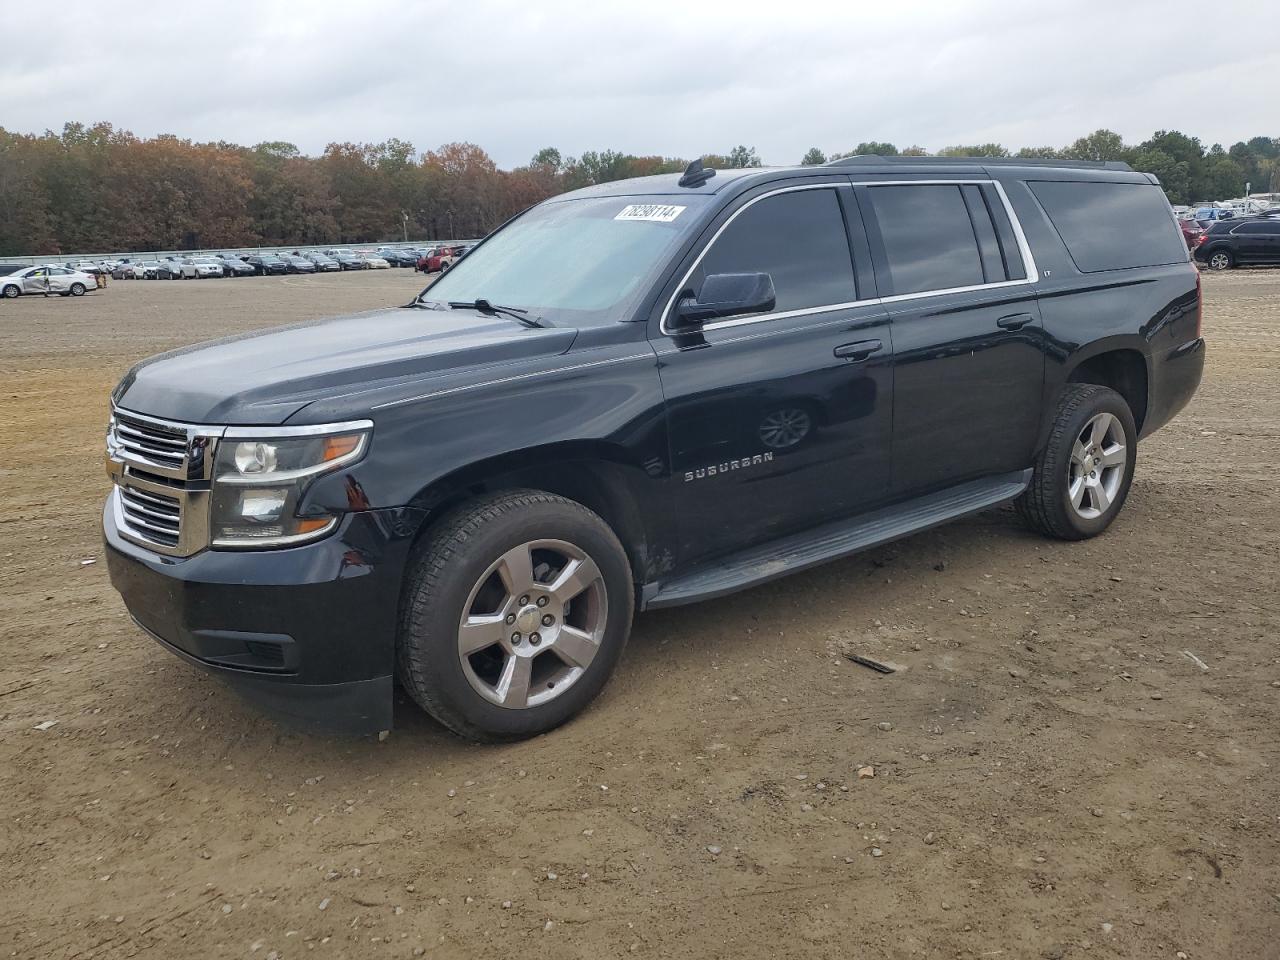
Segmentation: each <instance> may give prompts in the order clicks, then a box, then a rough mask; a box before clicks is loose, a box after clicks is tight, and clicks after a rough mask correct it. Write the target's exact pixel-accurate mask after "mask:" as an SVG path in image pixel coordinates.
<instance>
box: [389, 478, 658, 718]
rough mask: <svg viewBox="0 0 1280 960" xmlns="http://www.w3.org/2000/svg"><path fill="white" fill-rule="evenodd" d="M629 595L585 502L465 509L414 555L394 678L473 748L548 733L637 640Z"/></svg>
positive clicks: (486, 502)
mask: <svg viewBox="0 0 1280 960" xmlns="http://www.w3.org/2000/svg"><path fill="white" fill-rule="evenodd" d="M558 584H562V585H559V586H558ZM633 594H634V590H633V586H632V579H631V567H630V564H629V563H628V562H627V555H626V552H625V551H624V550H623V548H622V544H620V543H619V542H618V538H617V537H616V536H614V533H613V531H612V530H610V529H609V526H608V525H607V524H606V523H605V522H604V521H603V520H601V519H600V517H598V516H596V514H594V513H592V512H591V511H590V510H588V509H587V508H586V507H584V506H583V505H582V504H580V503H575V502H574V501H572V500H567V499H565V498H563V497H558V496H555V495H553V494H550V493H543V492H541V491H537V490H515V491H508V492H504V493H499V494H494V495H491V496H486V497H482V498H480V499H478V500H473V501H471V502H469V503H466V504H464V505H463V506H461V507H460V508H458V509H457V510H455V511H454V512H452V513H451V514H449V515H447V516H445V517H444V518H442V519H441V520H440V521H439V522H438V523H437V524H436V525H435V527H434V528H433V529H432V530H430V531H428V533H427V534H426V536H425V538H424V539H423V541H422V543H421V544H420V545H419V547H418V548H417V549H416V550H415V551H414V554H413V557H412V559H411V560H410V563H409V568H408V573H407V575H406V582H405V589H404V594H403V599H402V601H401V609H400V633H399V637H398V639H397V644H396V656H397V669H398V673H399V676H400V681H401V683H402V684H403V686H404V687H405V689H406V690H407V691H408V692H409V694H410V695H411V696H412V697H413V699H414V700H415V701H417V703H418V704H419V705H420V706H421V707H422V708H423V709H424V710H426V711H427V712H428V713H430V714H431V715H432V716H433V717H435V718H436V719H437V720H439V721H440V722H441V723H442V724H444V725H445V726H446V727H448V728H449V729H450V730H452V731H454V732H455V733H457V734H459V735H460V736H463V737H466V738H468V739H471V740H478V741H484V742H501V741H507V740H522V739H524V738H526V737H533V736H536V735H538V734H540V733H546V732H547V731H548V730H552V729H554V728H555V727H558V726H559V725H560V724H562V723H564V722H565V721H566V720H568V719H570V718H571V717H573V716H574V715H575V714H577V713H578V712H579V711H581V710H582V709H583V708H584V707H586V705H587V704H588V703H590V702H591V701H592V700H593V699H594V698H595V696H596V695H597V694H598V693H599V692H600V690H601V688H603V687H604V685H605V683H606V681H607V680H608V679H609V676H610V674H612V672H613V669H614V667H615V665H616V664H617V662H618V658H619V657H620V656H621V654H622V650H623V647H624V646H625V645H626V642H627V637H628V634H629V633H630V631H631V615H632V608H633V602H634V595H633ZM472 636H478V637H479V640H473V639H471V637H472ZM464 650H466V651H467V652H465V653H464V652H463V651H464ZM557 686H558V687H559V689H556V688H557Z"/></svg>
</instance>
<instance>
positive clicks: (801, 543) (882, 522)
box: [641, 470, 1031, 610]
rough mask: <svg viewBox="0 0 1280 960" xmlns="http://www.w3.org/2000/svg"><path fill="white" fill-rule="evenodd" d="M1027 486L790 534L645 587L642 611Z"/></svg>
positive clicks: (1004, 483)
mask: <svg viewBox="0 0 1280 960" xmlns="http://www.w3.org/2000/svg"><path fill="white" fill-rule="evenodd" d="M1030 482H1031V471H1030V470H1021V471H1018V472H1017V473H1005V474H1000V475H998V476H992V477H983V478H981V479H979V480H970V481H969V482H967V483H962V484H959V485H958V486H954V487H951V488H949V489H947V490H941V491H939V492H937V493H931V494H928V495H927V496H923V497H917V498H916V499H914V500H908V501H906V502H905V503H899V504H895V505H893V506H889V507H883V508H881V509H879V510H875V511H873V512H871V513H866V514H863V515H862V516H858V517H853V518H851V519H847V520H839V521H836V522H834V523H827V524H823V525H822V526H819V527H814V528H813V529H812V530H805V531H803V532H801V533H794V534H791V535H790V536H786V537H782V538H780V539H778V540H774V541H772V542H771V543H766V544H764V545H763V546H758V547H751V548H749V549H747V550H743V551H741V552H739V553H735V554H731V555H730V556H728V557H724V558H722V559H721V560H718V561H716V562H715V563H712V564H708V565H706V566H702V567H699V568H697V569H695V570H693V571H691V572H690V573H687V574H685V575H684V576H681V577H677V578H675V579H674V580H668V581H665V582H659V583H651V584H646V585H645V587H644V591H643V594H642V598H641V608H642V609H644V610H657V609H659V608H661V607H675V606H679V605H680V604H683V603H694V602H695V601H698V600H710V599H712V598H713V597H722V596H724V595H725V594H728V593H733V592H734V591H736V590H742V589H744V588H746V587H754V586H757V585H758V584H761V583H767V582H768V581H770V580H776V579H777V578H778V577H785V576H787V575H788V574H791V573H798V572H799V571H801V570H808V569H809V568H810V567H816V566H818V565H819V564H822V563H826V562H827V561H828V560H835V559H837V558H839V557H845V556H848V555H849V554H851V553H857V552H858V551H860V550H866V549H867V548H869V547H875V546H878V545H880V544H882V543H888V542H889V541H890V540H897V539H899V538H900V537H906V536H910V535H911V534H913V533H919V532H920V531H921V530H928V529H929V528H930V527H936V526H938V525H939V524H941V523H946V522H947V521H948V520H955V519H956V518H957V517H963V516H966V515H967V514H970V513H978V512H979V511H982V510H987V509H989V508H990V507H994V506H996V505H998V504H1001V503H1005V502H1006V501H1008V500H1013V499H1014V498H1016V497H1017V496H1019V495H1020V494H1021V493H1022V491H1023V490H1025V489H1027V484H1029V483H1030Z"/></svg>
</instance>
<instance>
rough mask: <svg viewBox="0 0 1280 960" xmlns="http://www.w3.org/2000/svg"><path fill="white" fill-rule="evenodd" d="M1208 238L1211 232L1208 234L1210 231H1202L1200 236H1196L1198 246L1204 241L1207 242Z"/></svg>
mask: <svg viewBox="0 0 1280 960" xmlns="http://www.w3.org/2000/svg"><path fill="white" fill-rule="evenodd" d="M1208 239H1209V234H1208V233H1202V234H1200V235H1199V236H1197V237H1196V246H1197V247H1198V246H1200V244H1202V243H1204V242H1205V241H1206V240H1208Z"/></svg>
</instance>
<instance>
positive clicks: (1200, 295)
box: [1196, 270, 1204, 337]
mask: <svg viewBox="0 0 1280 960" xmlns="http://www.w3.org/2000/svg"><path fill="white" fill-rule="evenodd" d="M1200 281H1201V276H1200V271H1199V270H1197V271H1196V337H1200V336H1202V335H1203V333H1202V331H1203V330H1204V287H1203V286H1201V283H1200Z"/></svg>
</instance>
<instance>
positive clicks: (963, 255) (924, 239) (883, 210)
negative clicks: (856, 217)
mask: <svg viewBox="0 0 1280 960" xmlns="http://www.w3.org/2000/svg"><path fill="white" fill-rule="evenodd" d="M869 192H870V194H871V203H872V205H873V206H874V207H875V211H876V219H877V220H879V222H880V236H881V237H882V238H883V239H884V248H885V255H886V256H887V257H888V260H889V275H890V278H891V279H892V281H893V292H894V294H895V295H896V294H904V293H921V292H923V291H925V290H947V289H950V288H951V287H971V286H976V285H978V284H981V283H983V282H984V277H983V272H982V257H981V254H980V252H979V249H978V238H977V237H976V236H975V234H974V230H973V224H972V223H971V222H970V220H969V211H968V209H967V208H966V206H965V202H964V197H963V196H962V195H961V192H960V187H958V186H951V185H949V184H941V185H932V184H928V185H926V184H921V185H919V186H916V185H911V186H901V187H872V188H871V189H870V191H869ZM989 227H990V220H989V219H988V228H989ZM999 279H1003V277H1001V278H999Z"/></svg>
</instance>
